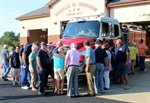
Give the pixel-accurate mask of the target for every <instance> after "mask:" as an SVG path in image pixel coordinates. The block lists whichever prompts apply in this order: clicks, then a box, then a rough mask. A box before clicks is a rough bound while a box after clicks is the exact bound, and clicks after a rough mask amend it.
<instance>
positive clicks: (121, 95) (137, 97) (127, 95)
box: [0, 59, 150, 103]
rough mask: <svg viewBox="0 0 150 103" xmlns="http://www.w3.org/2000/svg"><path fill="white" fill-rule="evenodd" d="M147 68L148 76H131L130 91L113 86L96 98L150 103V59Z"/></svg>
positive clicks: (136, 74)
mask: <svg viewBox="0 0 150 103" xmlns="http://www.w3.org/2000/svg"><path fill="white" fill-rule="evenodd" d="M146 67H147V72H146V74H141V73H140V72H139V71H138V68H136V69H135V75H130V76H129V84H130V87H131V88H130V89H129V90H124V89H123V87H122V86H117V85H112V86H111V89H110V90H108V91H106V93H105V94H103V95H101V94H98V95H97V96H96V97H98V98H104V99H110V100H117V101H123V102H129V103H150V59H147V60H146ZM1 72H2V69H0V77H1ZM10 79H11V78H9V80H10ZM79 85H82V87H81V86H80V88H79V92H80V94H85V93H87V85H86V82H79ZM65 89H66V88H65Z"/></svg>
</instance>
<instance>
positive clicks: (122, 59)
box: [115, 39, 130, 90]
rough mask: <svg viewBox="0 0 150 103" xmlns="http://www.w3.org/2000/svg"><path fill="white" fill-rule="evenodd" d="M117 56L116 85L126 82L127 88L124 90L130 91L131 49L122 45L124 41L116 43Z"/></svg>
mask: <svg viewBox="0 0 150 103" xmlns="http://www.w3.org/2000/svg"><path fill="white" fill-rule="evenodd" d="M115 55H116V65H117V68H116V78H115V80H116V83H123V81H124V80H125V87H124V89H125V90H127V89H129V88H130V87H129V84H128V68H127V66H128V64H129V49H128V47H127V45H125V44H122V40H121V39H118V40H117V41H116V47H115ZM120 76H121V80H120V82H119V78H120Z"/></svg>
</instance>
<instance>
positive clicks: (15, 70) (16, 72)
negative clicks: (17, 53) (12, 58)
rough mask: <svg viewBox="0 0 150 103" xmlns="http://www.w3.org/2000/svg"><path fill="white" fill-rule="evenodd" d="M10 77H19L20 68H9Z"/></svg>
mask: <svg viewBox="0 0 150 103" xmlns="http://www.w3.org/2000/svg"><path fill="white" fill-rule="evenodd" d="M11 74H12V77H20V68H11Z"/></svg>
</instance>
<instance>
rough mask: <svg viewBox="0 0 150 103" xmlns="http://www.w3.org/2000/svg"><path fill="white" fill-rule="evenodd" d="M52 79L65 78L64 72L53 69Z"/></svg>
mask: <svg viewBox="0 0 150 103" xmlns="http://www.w3.org/2000/svg"><path fill="white" fill-rule="evenodd" d="M54 78H55V79H64V78H65V75H64V70H63V69H55V68H54Z"/></svg>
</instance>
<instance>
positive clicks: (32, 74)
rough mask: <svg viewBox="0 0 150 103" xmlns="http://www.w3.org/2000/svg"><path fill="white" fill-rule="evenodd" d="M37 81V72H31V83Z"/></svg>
mask: <svg viewBox="0 0 150 103" xmlns="http://www.w3.org/2000/svg"><path fill="white" fill-rule="evenodd" d="M37 81H38V75H37V72H34V73H31V83H33V82H37Z"/></svg>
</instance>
